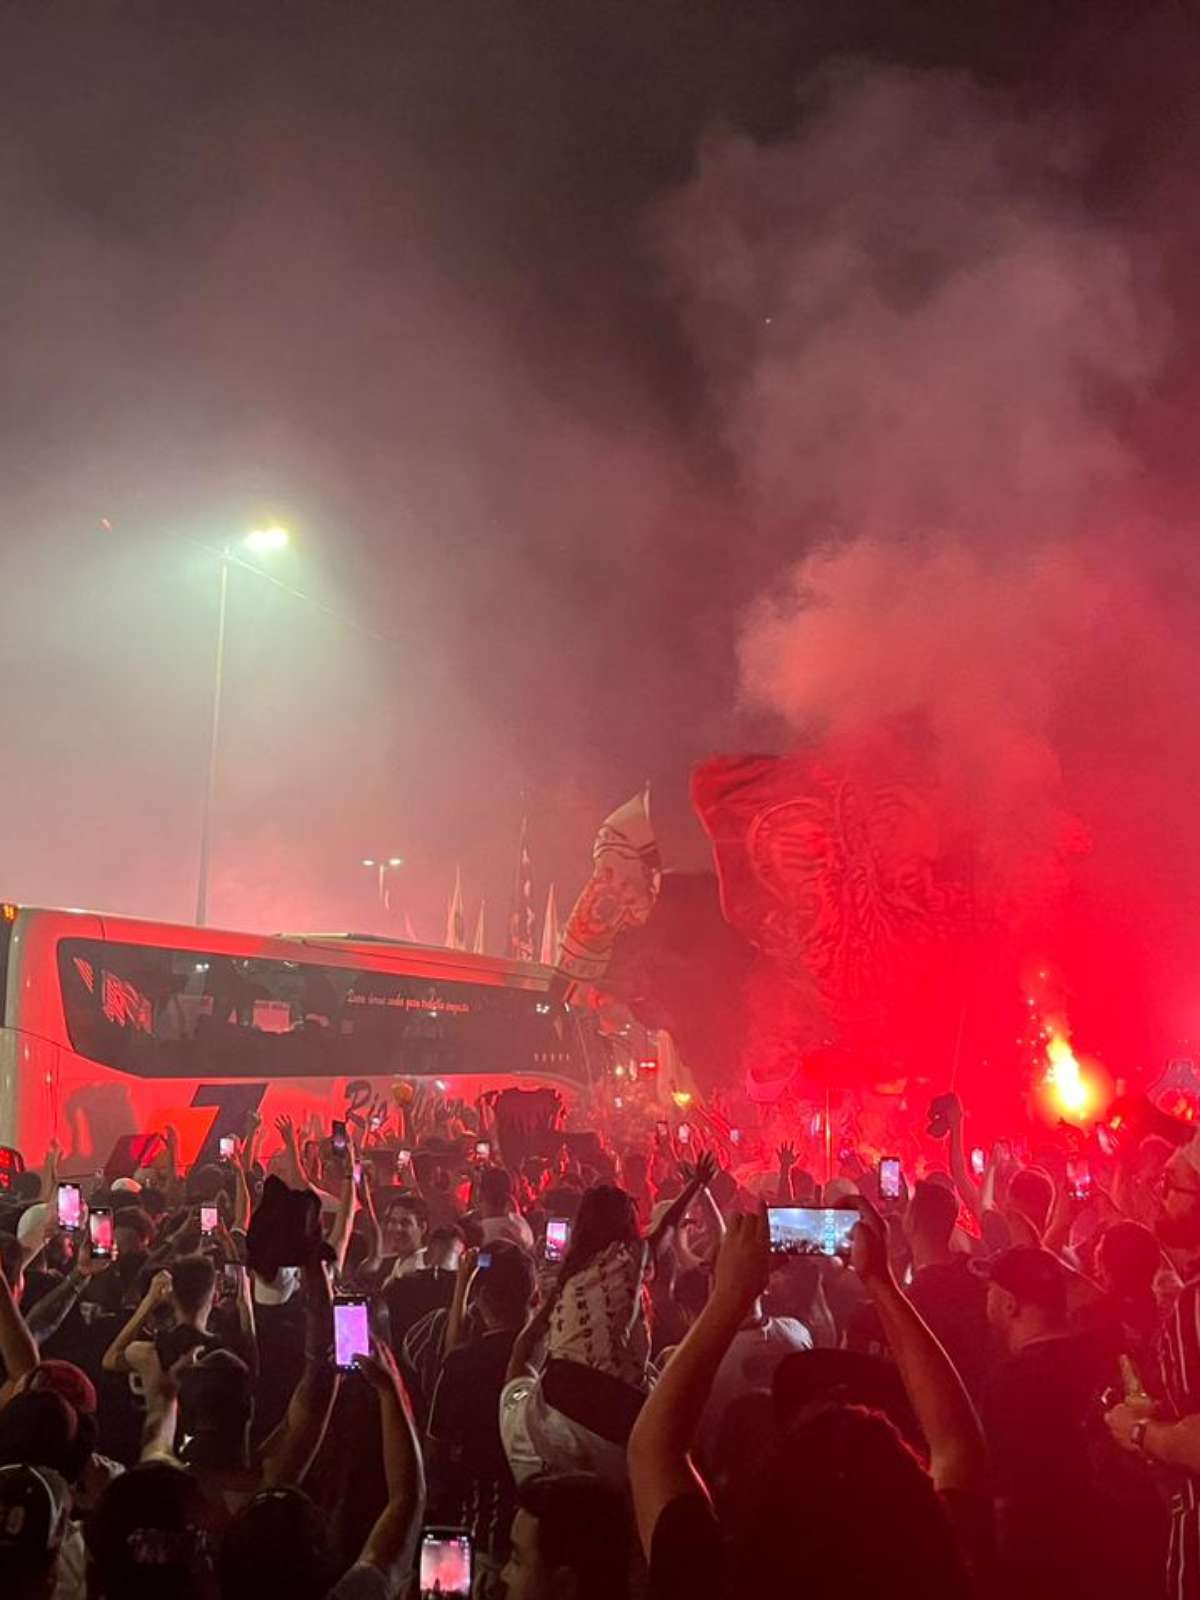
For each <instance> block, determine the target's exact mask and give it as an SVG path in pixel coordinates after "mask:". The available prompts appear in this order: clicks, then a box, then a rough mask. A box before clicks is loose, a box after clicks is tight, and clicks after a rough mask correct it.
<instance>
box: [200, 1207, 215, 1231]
mask: <svg viewBox="0 0 1200 1600" xmlns="http://www.w3.org/2000/svg"><path fill="white" fill-rule="evenodd" d="M216 1231H217V1208H216V1206H201V1207H200V1232H201V1233H216Z"/></svg>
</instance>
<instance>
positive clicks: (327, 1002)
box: [58, 938, 587, 1084]
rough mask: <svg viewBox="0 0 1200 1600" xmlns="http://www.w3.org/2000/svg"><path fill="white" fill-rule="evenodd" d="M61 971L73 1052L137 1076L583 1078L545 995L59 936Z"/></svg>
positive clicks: (561, 1016)
mask: <svg viewBox="0 0 1200 1600" xmlns="http://www.w3.org/2000/svg"><path fill="white" fill-rule="evenodd" d="M58 968H59V979H60V983H61V990H62V1000H63V1013H64V1018H65V1022H66V1029H67V1034H68V1036H69V1039H70V1043H71V1048H72V1049H73V1050H74V1051H76V1052H77V1053H78V1054H79V1055H81V1056H85V1057H87V1058H89V1059H90V1060H92V1061H95V1062H99V1063H101V1064H102V1065H104V1066H107V1067H111V1068H113V1069H115V1070H116V1071H118V1072H123V1073H128V1074H131V1075H133V1076H135V1077H139V1078H225V1079H257V1080H270V1079H273V1078H340V1077H360V1076H362V1077H377V1076H385V1075H392V1076H399V1075H403V1076H406V1077H451V1076H455V1075H459V1074H494V1073H514V1074H537V1075H552V1076H555V1077H559V1078H566V1079H569V1080H574V1081H575V1082H577V1083H581V1084H582V1083H585V1082H586V1081H587V1068H586V1062H585V1061H584V1060H583V1059H582V1052H581V1051H580V1050H579V1049H578V1048H577V1045H576V1042H575V1028H574V1025H573V1023H572V1021H571V1018H570V1016H569V1014H568V1013H567V1011H566V1009H565V1007H563V1006H561V1005H556V1004H553V1003H552V1002H551V1001H550V1000H549V999H548V998H547V996H546V994H545V993H544V991H540V990H530V989H525V988H512V987H507V986H504V985H487V984H480V983H472V982H464V981H458V980H455V979H452V978H441V977H437V978H431V977H427V976H416V975H413V974H411V973H404V972H392V971H375V970H370V969H367V968H356V967H353V966H327V965H322V964H317V963H314V962H313V961H312V959H311V957H310V956H308V955H307V954H306V956H305V959H304V960H303V961H299V960H298V961H289V960H285V959H279V958H276V957H258V956H247V957H245V958H243V957H240V956H231V955H228V954H217V953H207V952H205V951H203V950H194V949H171V948H169V947H163V946H159V945H143V944H123V943H118V942H113V941H109V940H107V939H89V938H64V939H61V940H60V941H59V944H58Z"/></svg>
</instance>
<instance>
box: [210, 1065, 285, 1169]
mask: <svg viewBox="0 0 1200 1600" xmlns="http://www.w3.org/2000/svg"><path fill="white" fill-rule="evenodd" d="M266 1092H267V1086H266V1084H265V1083H199V1084H197V1085H196V1092H195V1094H194V1095H193V1096H192V1104H193V1105H194V1106H213V1107H215V1113H214V1116H213V1119H212V1123H211V1125H210V1126H209V1130H208V1132H207V1133H206V1134H205V1135H204V1143H203V1144H202V1145H201V1146H200V1148H199V1150H198V1151H197V1152H196V1160H195V1162H194V1163H193V1164H194V1165H195V1166H197V1167H202V1166H204V1164H205V1163H206V1162H209V1161H216V1160H217V1159H218V1157H219V1156H220V1153H221V1143H220V1142H221V1140H222V1139H223V1138H224V1137H225V1135H226V1134H231V1135H232V1136H233V1137H234V1138H235V1139H240V1138H242V1136H243V1134H244V1133H245V1131H246V1118H247V1117H248V1116H249V1115H250V1113H251V1112H252V1111H257V1110H258V1108H259V1106H260V1105H262V1100H263V1095H265V1094H266Z"/></svg>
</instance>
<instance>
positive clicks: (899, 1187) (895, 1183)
mask: <svg viewBox="0 0 1200 1600" xmlns="http://www.w3.org/2000/svg"><path fill="white" fill-rule="evenodd" d="M902 1193H903V1178H902V1176H901V1171H900V1157H899V1156H884V1157H883V1158H882V1160H881V1161H880V1163H879V1197H880V1199H881V1200H899V1198H900V1196H901V1194H902Z"/></svg>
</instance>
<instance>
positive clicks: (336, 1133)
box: [329, 1122, 346, 1154]
mask: <svg viewBox="0 0 1200 1600" xmlns="http://www.w3.org/2000/svg"><path fill="white" fill-rule="evenodd" d="M329 1142H330V1143H331V1144H332V1145H333V1148H334V1149H335V1150H336V1151H338V1153H339V1154H340V1153H341V1152H342V1151H343V1150H344V1149H345V1148H346V1124H345V1123H344V1122H335V1123H334V1125H333V1133H332V1136H331V1138H330V1141H329Z"/></svg>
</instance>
